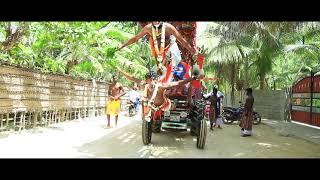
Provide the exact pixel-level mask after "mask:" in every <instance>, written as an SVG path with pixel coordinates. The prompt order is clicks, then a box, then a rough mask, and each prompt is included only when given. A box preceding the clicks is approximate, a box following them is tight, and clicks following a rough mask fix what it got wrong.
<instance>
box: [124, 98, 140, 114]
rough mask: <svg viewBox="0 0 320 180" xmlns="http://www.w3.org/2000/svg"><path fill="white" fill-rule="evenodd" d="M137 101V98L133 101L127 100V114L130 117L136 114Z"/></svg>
mask: <svg viewBox="0 0 320 180" xmlns="http://www.w3.org/2000/svg"><path fill="white" fill-rule="evenodd" d="M139 103H140V101H139V100H137V101H136V102H135V103H134V102H132V101H130V100H128V101H127V107H128V115H129V116H130V117H131V116H135V115H136V114H137V111H138V107H139Z"/></svg>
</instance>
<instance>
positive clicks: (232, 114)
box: [223, 101, 261, 125]
mask: <svg viewBox="0 0 320 180" xmlns="http://www.w3.org/2000/svg"><path fill="white" fill-rule="evenodd" d="M239 104H240V106H239V107H238V108H233V107H223V117H224V118H223V121H224V123H225V124H232V123H233V122H234V121H240V120H241V118H242V115H243V112H244V104H243V103H242V102H241V101H239ZM260 123H261V115H260V114H259V113H258V112H256V111H255V109H253V124H254V125H258V124H260Z"/></svg>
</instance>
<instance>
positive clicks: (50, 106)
mask: <svg viewBox="0 0 320 180" xmlns="http://www.w3.org/2000/svg"><path fill="white" fill-rule="evenodd" d="M108 85H109V84H108V83H106V82H96V81H88V80H79V79H74V78H72V77H70V76H63V75H53V74H42V73H40V72H37V71H31V70H29V69H24V68H18V67H14V66H8V65H3V64H0V131H3V130H12V129H13V130H22V129H26V128H32V127H35V126H47V125H49V124H54V123H59V122H63V121H69V120H74V119H81V118H88V117H93V116H101V115H103V114H104V112H105V106H106V100H107V90H108Z"/></svg>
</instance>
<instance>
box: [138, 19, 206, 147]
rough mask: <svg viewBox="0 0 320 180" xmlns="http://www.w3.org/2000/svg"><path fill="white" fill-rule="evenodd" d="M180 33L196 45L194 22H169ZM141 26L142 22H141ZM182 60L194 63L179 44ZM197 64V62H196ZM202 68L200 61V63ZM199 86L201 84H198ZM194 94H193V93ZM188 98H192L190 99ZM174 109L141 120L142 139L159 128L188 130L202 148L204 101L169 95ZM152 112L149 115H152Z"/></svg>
mask: <svg viewBox="0 0 320 180" xmlns="http://www.w3.org/2000/svg"><path fill="white" fill-rule="evenodd" d="M170 23H171V24H172V25H174V26H175V27H176V29H177V30H178V31H179V32H180V33H181V34H182V36H183V37H184V38H185V39H186V40H187V41H188V42H189V43H190V44H191V45H193V46H195V47H196V41H195V40H196V22H170ZM142 26H143V24H142ZM179 49H180V50H181V55H182V60H183V61H184V62H186V63H187V64H188V65H190V67H192V66H193V65H194V64H195V63H194V60H193V59H192V55H191V54H190V53H189V52H188V51H187V50H186V49H184V48H182V47H181V46H180V47H179ZM197 64H198V65H199V62H197ZM201 68H202V63H201ZM191 84H192V86H190V88H199V85H200V82H198V81H194V82H192V83H191ZM200 88H201V86H200ZM193 95H194V94H193ZM190 98H192V99H191V100H190ZM169 99H170V101H171V103H172V104H173V105H174V107H175V108H174V110H172V109H171V110H170V111H164V112H163V111H162V112H161V114H160V115H158V116H156V117H157V118H156V119H153V118H152V119H151V120H150V122H148V121H146V120H143V124H142V140H143V143H144V144H145V145H147V144H149V143H150V142H151V137H152V133H160V132H161V130H169V131H188V130H189V131H190V134H191V135H193V136H196V137H197V143H196V146H197V148H199V149H203V148H204V146H205V142H206V136H207V124H206V121H205V119H204V108H205V102H204V101H203V100H202V98H199V97H197V98H195V97H194V96H192V97H191V96H188V95H182V96H169ZM153 113H154V112H152V113H151V114H152V115H151V117H154V116H153Z"/></svg>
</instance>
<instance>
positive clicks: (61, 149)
mask: <svg viewBox="0 0 320 180" xmlns="http://www.w3.org/2000/svg"><path fill="white" fill-rule="evenodd" d="M139 119H140V118H139V116H136V117H133V118H128V117H124V116H121V117H120V120H121V122H120V123H119V125H118V127H117V128H115V127H113V128H111V129H106V128H105V125H106V120H105V117H102V118H94V119H86V120H77V121H71V122H65V123H61V124H56V125H53V126H52V127H49V128H37V129H34V130H26V131H23V132H22V133H4V132H1V133H0V157H1V158H43V157H45V158H56V157H59V158H78V157H80V158H88V157H89V158H312V157H320V145H318V144H313V143H310V142H307V141H304V140H302V139H296V138H293V137H284V136H281V135H279V134H278V133H277V132H275V131H274V130H273V129H272V128H270V127H269V126H266V125H263V124H260V125H257V126H254V127H253V128H254V129H253V133H254V135H253V136H252V137H240V135H239V127H238V126H237V125H236V124H234V125H224V126H223V129H214V131H209V130H208V135H207V141H206V146H205V149H203V150H199V149H197V148H196V139H195V138H194V137H193V136H190V135H189V133H188V132H182V133H175V132H161V133H160V134H153V135H152V144H151V145H148V146H144V145H143V144H142V140H141V121H140V120H139Z"/></svg>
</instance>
